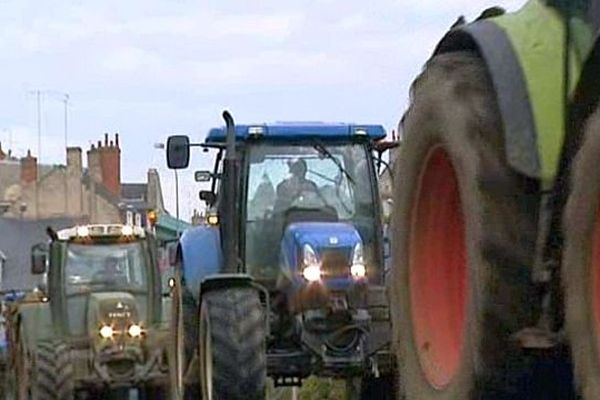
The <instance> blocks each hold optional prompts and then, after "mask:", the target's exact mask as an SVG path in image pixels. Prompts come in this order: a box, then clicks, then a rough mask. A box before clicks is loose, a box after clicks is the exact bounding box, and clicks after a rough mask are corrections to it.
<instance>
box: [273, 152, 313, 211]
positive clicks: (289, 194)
mask: <svg viewBox="0 0 600 400" xmlns="http://www.w3.org/2000/svg"><path fill="white" fill-rule="evenodd" d="M289 170H290V177H289V178H287V179H285V180H283V181H282V182H281V183H280V184H279V185H277V201H276V203H275V210H285V209H287V208H289V207H290V206H291V204H292V203H293V202H294V200H296V198H297V197H298V196H300V194H301V193H302V192H306V191H309V192H314V193H318V190H319V189H318V188H317V185H316V184H315V183H314V182H313V181H311V180H309V179H306V171H307V166H306V161H304V160H303V159H298V160H296V161H294V162H293V163H291V164H290V165H289Z"/></svg>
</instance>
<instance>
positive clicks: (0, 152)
mask: <svg viewBox="0 0 600 400" xmlns="http://www.w3.org/2000/svg"><path fill="white" fill-rule="evenodd" d="M9 158H10V157H9ZM4 159H6V153H4V151H3V150H2V142H0V161H2V160H4Z"/></svg>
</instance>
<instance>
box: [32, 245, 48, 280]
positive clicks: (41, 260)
mask: <svg viewBox="0 0 600 400" xmlns="http://www.w3.org/2000/svg"><path fill="white" fill-rule="evenodd" d="M47 265H48V245H46V244H45V243H40V244H36V245H35V246H33V247H32V248H31V273H32V274H33V275H42V274H44V273H46V271H47Z"/></svg>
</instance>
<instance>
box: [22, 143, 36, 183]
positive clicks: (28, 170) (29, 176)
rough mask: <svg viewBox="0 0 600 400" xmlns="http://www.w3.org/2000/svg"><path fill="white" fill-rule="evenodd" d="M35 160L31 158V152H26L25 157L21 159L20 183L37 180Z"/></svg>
mask: <svg viewBox="0 0 600 400" xmlns="http://www.w3.org/2000/svg"><path fill="white" fill-rule="evenodd" d="M37 173H38V168H37V158H35V157H32V156H31V150H27V157H24V158H22V159H21V182H22V183H25V184H26V183H31V182H35V181H37V178H38V174H37Z"/></svg>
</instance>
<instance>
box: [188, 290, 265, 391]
mask: <svg viewBox="0 0 600 400" xmlns="http://www.w3.org/2000/svg"><path fill="white" fill-rule="evenodd" d="M265 318H266V317H265V312H264V309H263V306H262V305H261V303H260V299H259V295H258V292H257V291H256V290H255V289H252V288H235V287H234V288H228V289H223V290H214V291H211V292H208V293H207V294H205V295H204V296H203V297H202V305H201V308H200V335H199V336H200V337H199V339H200V346H199V349H200V352H199V357H200V363H199V364H200V382H201V389H202V399H203V400H218V399H230V400H263V399H264V398H265V395H266V379H267V374H266V370H267V361H266V357H267V352H266V341H265V340H266V320H265Z"/></svg>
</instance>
